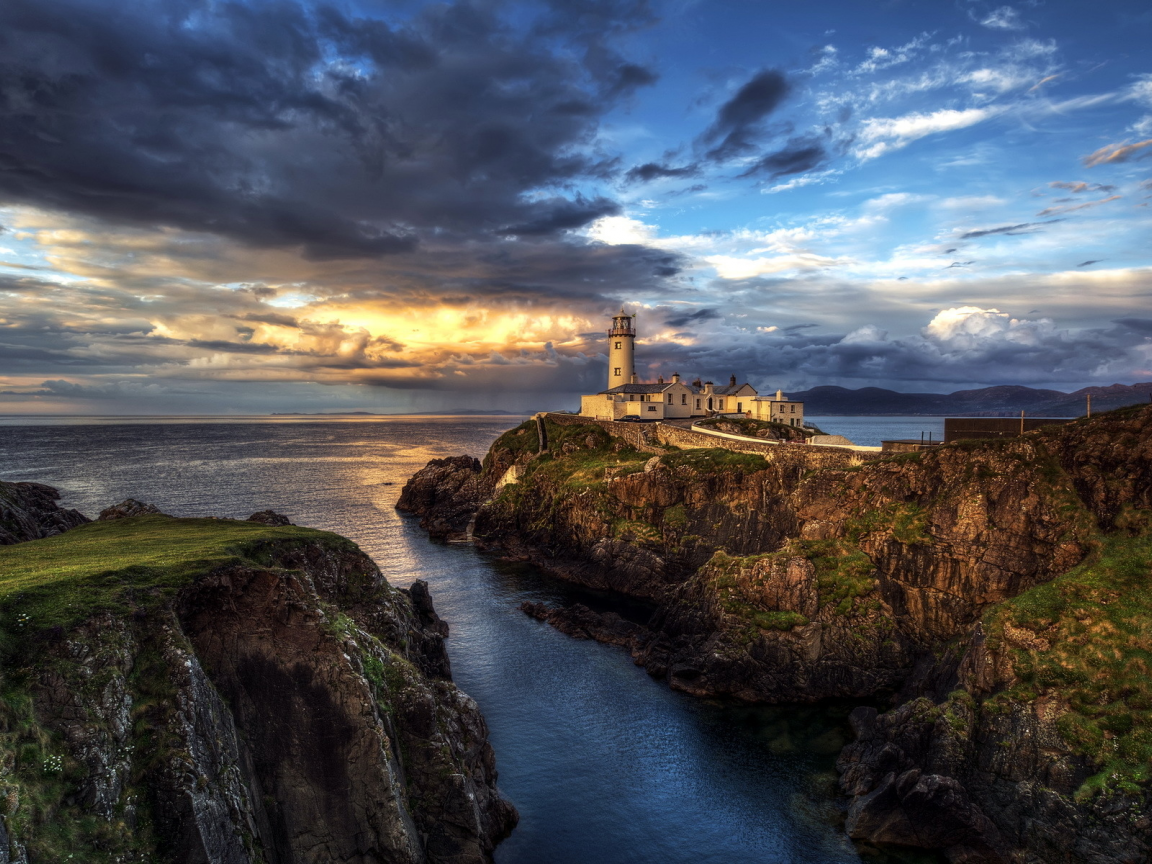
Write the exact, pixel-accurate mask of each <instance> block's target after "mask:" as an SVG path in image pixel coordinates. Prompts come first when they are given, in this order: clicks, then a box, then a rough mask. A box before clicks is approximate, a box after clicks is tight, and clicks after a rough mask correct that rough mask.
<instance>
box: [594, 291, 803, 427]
mask: <svg viewBox="0 0 1152 864" xmlns="http://www.w3.org/2000/svg"><path fill="white" fill-rule="evenodd" d="M635 345H636V328H635V327H634V326H633V324H632V316H631V315H627V314H625V312H624V310H623V309H621V310H620V314H619V315H614V316H613V317H612V329H610V330H609V331H608V389H606V390H601V391H600V392H599V393H594V394H592V395H590V396H581V397H580V414H581V416H583V417H595V418H597V419H599V420H622V419H624V418H625V417H635V418H637V419H639V420H669V419H676V418H686V417H716V416H721V415H724V416H729V417H748V418H751V419H753V420H771V421H774V422H777V423H786V424H787V425H789V426H803V425H804V403H803V402H791V401H789V400H787V399H785V398H784V394H783V393H782V392H781V391H779V390H777V391H776V396H775V398H767V399H766V398H762V397H760V396H758V395H757V393H756V388H755V387H753V386H752V385H751V384H748V383H744V384H737V383H736V376H735V375H733V376H732V377H731V378H730V379H729V381H728V384H727V385H726V386H719V387H718V386H716V385H715V384H713V383H712V382H711V381H701V380H700V379H699V378H697V379H696V380H695V381H693V382H692V383H691V384H685V383H684V382H683V381H681V380H680V374H679V373H676V374H674V375H673V376H672V380H670V381H665V380H664V378H663V376H661V377H660V378H658V379H657V380H656V382H655V383H641V382H640V381H638V380H637V378H636V365H635Z"/></svg>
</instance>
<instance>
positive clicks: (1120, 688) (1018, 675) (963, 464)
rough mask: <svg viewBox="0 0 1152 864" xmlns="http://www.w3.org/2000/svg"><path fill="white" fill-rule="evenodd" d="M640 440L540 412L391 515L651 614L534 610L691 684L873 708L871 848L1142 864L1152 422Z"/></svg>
mask: <svg viewBox="0 0 1152 864" xmlns="http://www.w3.org/2000/svg"><path fill="white" fill-rule="evenodd" d="M635 426H636V424H630V423H625V422H614V421H608V420H598V419H593V418H580V417H574V416H572V415H538V416H537V417H536V418H534V420H532V421H528V422H526V423H524V424H522V425H520V426H518V427H516V428H515V429H512V430H510V431H508V432H507V433H505V434H504V435H503V436H502V437H501V438H500V439H498V440H497V441H496V442H495V443H494V444H493V446H492V448H491V449H490V451H489V452H488V453H487V455H486V456H485V457H484V460H483V462H480V461H478V460H476V459H474V458H472V457H468V456H461V457H456V458H451V459H439V460H433V461H432V462H430V463H429V464H428V466H427V467H425V468H424V469H422V470H421V471H420V472H419V473H417V474H416V475H415V476H414V477H413V478H412V479H411V480H410V481H409V483H408V485H407V486H406V487H405V489H404V491H403V494H402V496H401V498H400V501H399V503H398V506H399V507H400V509H402V510H407V511H409V512H412V513H415V514H418V515H419V516H420V517H421V524H422V525H423V526H424V527H425V528H426V529H427V530H428V532H429V533H430V534H431V535H432V536H433V537H440V538H446V539H472V540H473V541H474V542H475V543H476V544H477V546H479V547H480V548H482V549H486V550H489V551H491V552H493V553H496V554H499V555H502V556H505V557H507V558H511V559H517V560H524V561H530V562H532V563H534V564H536V565H537V566H539V567H541V568H543V569H545V570H547V571H549V572H551V573H553V574H555V575H557V576H559V577H561V578H564V579H567V580H570V581H572V582H575V583H578V584H581V585H584V586H588V587H591V588H596V589H603V590H608V591H613V592H618V593H619V594H622V595H629V596H631V597H639V598H645V599H647V600H650V601H652V602H654V603H655V604H656V612H655V614H654V615H653V616H652V618H651V620H650V621H649V622H648V624H647V626H641V625H638V624H636V623H633V622H631V621H627V620H625V619H624V618H621V617H620V616H617V615H614V614H613V613H611V612H593V611H592V610H590V609H587V608H585V607H583V606H580V605H574V606H569V607H555V608H550V607H547V606H545V605H543V604H534V603H526V604H525V605H524V611H525V612H526V613H527V614H529V615H532V616H533V617H536V618H540V619H542V620H544V621H547V622H548V623H550V624H552V625H554V626H556V627H558V628H559V629H561V630H563V631H564V632H566V633H570V634H572V635H574V636H578V637H582V638H593V639H599V640H601V641H605V642H610V643H613V644H617V645H621V646H624V647H625V648H626V649H627V650H629V651H630V652H631V653H632V656H633V657H634V658H635V661H636V662H637V663H638V664H641V665H643V666H644V667H645V668H646V669H647V670H648V671H649V672H650V673H651V674H652V675H654V676H656V677H658V678H660V679H662V680H664V681H666V682H667V683H668V684H669V685H670V686H672V687H674V688H676V689H679V690H682V691H684V692H687V693H691V694H695V695H699V696H724V697H732V698H736V699H741V700H745V701H749V702H765V703H777V704H782V703H783V704H786V703H811V702H816V701H818V700H822V699H826V698H833V697H835V698H851V699H859V700H861V702H862V703H864V702H867V703H868V704H861V706H860V707H859V708H857V709H856V710H855V711H854V712H853V713H852V715H851V722H852V726H853V730H854V732H855V740H854V741H853V742H852V743H850V744H849V745H848V746H847V747H846V748H845V749H844V750H843V752H842V753H841V755H840V759H839V770H840V788H841V790H842V792H843V794H844V796H845V798H844V800H845V804H846V807H847V811H846V822H845V828H846V830H847V831H848V833H849V834H850V835H851V836H852V837H853V838H856V839H859V840H864V841H869V842H873V843H889V844H897V845H901V846H908V847H920V848H923V849H931V850H939V851H941V852H943V853H944V854H945V855H946V856H947V858H948V859H949V860H950V861H952V862H957V864H958V862H965V864H976V862H982V864H1007V862H1027V864H1054V862H1067V864H1072V862H1085V861H1090V862H1101V864H1102V862H1131V864H1136V862H1141V861H1147V860H1149V857H1150V856H1152V791H1150V788H1149V781H1150V779H1152V778H1150V775H1149V765H1150V764H1152V679H1150V678H1149V676H1148V668H1147V663H1148V658H1149V656H1152V636H1150V633H1152V600H1150V599H1149V597H1150V595H1149V591H1148V588H1149V584H1150V582H1152V407H1142V406H1141V407H1132V408H1125V409H1120V410H1117V411H1113V412H1109V413H1106V414H1100V415H1097V416H1094V417H1092V418H1091V419H1082V420H1079V421H1075V422H1071V423H1069V424H1067V425H1063V426H1050V427H1045V428H1042V429H1040V430H1038V431H1034V432H1028V433H1027V434H1024V435H1021V436H1019V437H1015V438H1006V439H999V440H983V441H958V442H955V443H952V444H947V445H942V446H938V447H935V448H932V449H930V450H923V451H917V452H910V453H899V454H895V455H888V454H880V453H861V452H858V451H854V450H850V449H848V448H836V447H817V446H813V445H810V444H802V443H789V442H786V441H781V442H778V443H776V444H775V445H774V446H768V445H759V449H758V451H757V452H741V450H740V449H739V448H737V447H735V446H721V447H712V448H708V447H703V446H685V447H683V448H681V447H679V446H676V445H673V444H670V443H668V441H667V440H664V441H662V440H660V439H659V437H658V436H656V435H645V434H644V433H643V432H642V431H640V430H638V429H636V428H635ZM718 443H722V442H718ZM876 705H881V706H886V707H887V710H878V709H877V708H876V707H873V706H876Z"/></svg>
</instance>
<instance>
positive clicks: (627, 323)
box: [608, 307, 636, 390]
mask: <svg viewBox="0 0 1152 864" xmlns="http://www.w3.org/2000/svg"><path fill="white" fill-rule="evenodd" d="M635 379H636V328H635V327H633V326H632V316H631V315H627V314H625V312H624V307H620V314H619V315H613V316H612V329H610V330H609V331H608V389H609V390H611V389H612V388H613V387H619V386H620V385H621V384H632V383H634V382H635Z"/></svg>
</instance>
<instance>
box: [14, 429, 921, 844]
mask: <svg viewBox="0 0 1152 864" xmlns="http://www.w3.org/2000/svg"><path fill="white" fill-rule="evenodd" d="M515 422H519V418H516V419H510V418H499V419H496V418H468V419H466V420H463V419H460V418H408V417H405V418H388V419H385V418H361V419H356V420H346V421H334V420H331V419H326V418H318V417H312V418H292V419H287V418H202V419H198V420H196V421H190V420H188V419H187V418H171V419H167V420H165V419H160V418H155V419H139V420H133V419H131V418H119V419H115V420H113V419H109V420H104V421H101V420H93V419H92V418H74V419H71V420H64V421H59V420H58V421H53V422H52V423H51V424H50V425H40V424H43V423H44V421H43V420H39V419H34V418H26V419H24V420H20V419H16V418H10V419H8V420H7V421H6V422H5V424H4V425H2V426H0V479H3V480H8V481H21V480H31V481H36V482H41V483H47V484H50V485H52V486H55V487H57V488H58V489H59V490H60V491H61V492H62V493H63V501H62V502H61V503H62V504H63V505H64V506H67V507H75V508H77V509H79V510H80V511H81V512H83V513H85V514H87V515H89V516H95V515H96V514H97V513H98V512H99V511H100V510H101V509H102V508H104V507H107V506H109V505H111V504H115V503H117V502H119V501H122V500H123V499H125V498H129V497H132V498H137V499H139V500H142V501H146V502H148V503H151V504H155V505H156V506H158V507H159V508H160V509H161V510H163V511H164V512H166V513H170V514H172V515H176V516H226V517H239V518H243V517H245V516H247V515H248V514H249V513H252V512H254V511H257V510H264V509H268V508H271V509H273V510H276V511H277V512H280V513H284V514H285V515H287V516H289V517H290V518H291V519H292V520H293V521H294V522H296V523H297V524H299V525H307V526H311V527H315V528H323V529H326V530H330V531H335V532H337V533H340V534H343V535H345V536H347V537H350V538H351V539H353V540H354V541H356V542H357V543H358V544H360V546H361V548H363V549H364V551H366V552H367V553H368V554H369V555H371V556H372V558H373V559H375V561H376V562H377V563H378V564H379V565H380V568H381V569H382V570H383V572H384V575H385V576H386V577H387V578H388V580H389V581H390V582H392V583H393V584H395V585H399V586H405V585H408V584H410V583H411V582H413V581H414V580H416V579H423V580H425V581H427V582H428V584H429V586H430V589H431V592H432V598H433V600H434V602H435V604H436V608H437V611H438V612H439V614H440V615H441V616H442V617H443V618H444V619H445V620H446V621H448V622H449V624H450V626H451V637H450V639H449V642H448V646H449V654H450V657H451V662H452V671H453V677H454V679H455V681H456V683H457V684H458V685H459V686H460V687H461V688H462V689H463V690H464V691H465V692H467V693H468V694H469V695H471V696H472V697H473V698H475V699H476V701H477V702H478V703H479V705H480V707H481V709H482V710H483V712H484V716H485V717H486V719H487V721H488V724H489V727H490V729H491V740H492V744H493V745H494V747H495V749H496V758H497V766H498V768H499V772H500V787H501V789H502V790H503V791H504V793H505V794H506V795H507V796H508V797H509V798H510V799H511V800H512V801H513V802H514V803H515V805H516V807H517V808H518V809H519V811H520V815H521V820H520V825H519V827H518V828H517V829H516V831H515V832H514V833H513V834H512V836H511V837H510V838H509V839H508V840H506V841H505V842H504V843H503V844H502V845H501V846H500V847H499V849H498V850H497V853H496V860H497V861H498V862H500V864H544V862H548V864H568V862H571V864H588V862H594V864H617V862H619V864H624V862H629V864H640V862H653V864H656V862H659V864H677V862H685V864H687V862H692V864H703V862H716V864H730V862H781V864H784V862H788V864H838V862H853V861H860V860H865V861H869V862H880V861H894V860H904V859H896V858H890V857H889V855H888V854H885V853H878V854H875V855H872V854H868V853H869V851H870V850H858V849H856V848H854V847H853V845H852V844H851V843H850V842H849V841H848V840H847V839H846V838H845V837H844V835H843V832H842V830H841V828H840V827H839V823H840V820H841V818H842V814H840V813H839V811H838V809H837V806H836V799H835V781H836V775H835V771H834V763H835V757H836V754H837V753H838V751H839V750H840V748H841V747H842V746H843V744H844V743H845V742H846V740H847V738H848V735H849V732H848V730H847V728H846V724H845V718H846V715H847V712H848V710H849V707H850V706H846V705H830V706H827V705H825V706H819V707H814V708H813V707H751V706H743V705H733V704H728V703H721V702H716V701H709V700H701V699H695V698H692V697H689V696H685V695H683V694H680V693H675V692H673V691H671V690H669V689H668V687H667V686H665V685H664V684H662V683H659V682H657V681H655V680H653V679H651V678H649V676H648V675H647V674H646V673H645V672H644V671H643V670H642V669H640V668H638V667H636V666H634V665H633V663H632V661H631V658H630V657H629V656H628V655H627V654H626V653H625V652H624V651H622V650H620V649H618V648H614V647H611V646H605V645H600V644H597V643H595V642H588V641H579V640H575V639H572V638H570V637H568V636H565V635H562V634H560V633H558V632H557V631H555V630H553V629H552V628H550V627H549V626H547V625H545V624H542V623H540V622H538V621H535V620H533V619H531V618H529V617H528V616H526V615H524V614H523V613H522V612H520V611H519V609H518V607H519V605H520V603H521V601H523V600H534V601H540V600H543V601H546V602H549V603H566V602H575V601H579V602H583V603H585V604H588V605H591V606H594V607H598V608H613V609H616V610H617V611H620V612H621V613H622V614H625V615H627V616H631V617H634V618H637V619H641V620H642V619H643V617H644V616H645V615H646V614H647V610H646V609H645V608H644V607H643V606H641V605H638V604H622V603H621V601H620V600H619V599H618V598H610V597H605V596H596V595H592V594H589V593H588V592H584V591H580V590H578V589H575V588H573V587H571V586H568V585H566V584H564V583H562V582H559V581H557V580H554V579H551V578H549V577H547V576H545V575H544V574H541V573H539V572H537V571H535V570H534V569H532V568H529V567H526V566H523V565H509V564H507V563H503V562H500V561H498V560H496V559H494V558H491V557H489V556H485V555H483V554H481V553H478V552H477V551H476V550H475V549H473V548H472V547H471V546H467V545H444V544H437V543H433V542H431V541H429V540H428V538H427V537H426V536H425V534H424V533H423V532H422V531H421V530H420V528H419V526H418V525H417V523H416V520H415V519H412V518H410V517H406V516H402V515H401V514H399V513H397V512H396V511H395V510H394V509H393V505H394V504H395V502H396V499H397V497H398V496H399V494H400V490H401V488H402V487H403V484H404V482H405V480H407V478H408V477H410V476H411V475H412V474H413V473H415V472H416V471H417V470H418V469H419V468H421V467H423V465H424V464H425V463H426V462H427V461H428V460H429V459H433V458H438V457H443V456H454V455H459V454H461V453H469V454H472V455H475V456H477V457H480V456H483V454H484V453H485V452H486V451H487V449H488V446H489V444H490V443H491V442H492V441H493V440H495V438H496V437H497V436H498V435H499V434H500V433H501V432H503V431H504V430H505V429H507V428H509V427H510V426H511V425H513V424H514V423H515ZM20 423H24V424H27V425H14V424H20ZM34 424H35V425H34ZM862 852H863V853H864V854H865V855H866V856H867V857H865V858H863V859H862V858H861V854H862ZM909 860H911V859H909Z"/></svg>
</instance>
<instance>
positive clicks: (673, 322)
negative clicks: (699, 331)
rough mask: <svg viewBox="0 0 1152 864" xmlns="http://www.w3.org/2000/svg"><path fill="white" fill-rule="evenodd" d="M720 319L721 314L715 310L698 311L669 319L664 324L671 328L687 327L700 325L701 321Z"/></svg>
mask: <svg viewBox="0 0 1152 864" xmlns="http://www.w3.org/2000/svg"><path fill="white" fill-rule="evenodd" d="M719 317H720V313H719V312H718V311H717V310H715V309H698V310H697V311H695V312H691V313H688V314H685V315H676V316H673V317H671V318H667V319H665V321H664V323H665V324H667V325H668V326H669V327H687V326H688V325H690V324H699V323H700V322H701V321H709V320H713V319H716V318H719Z"/></svg>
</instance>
